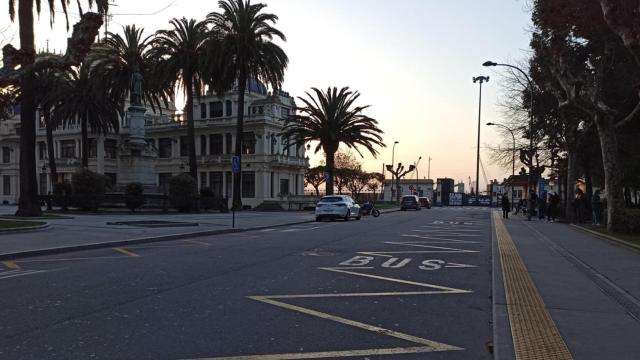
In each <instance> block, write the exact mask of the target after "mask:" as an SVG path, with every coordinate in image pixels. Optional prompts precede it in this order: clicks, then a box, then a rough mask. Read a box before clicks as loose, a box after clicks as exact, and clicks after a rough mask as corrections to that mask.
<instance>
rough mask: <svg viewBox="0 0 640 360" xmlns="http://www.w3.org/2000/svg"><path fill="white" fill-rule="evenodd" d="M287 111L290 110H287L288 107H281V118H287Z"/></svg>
mask: <svg viewBox="0 0 640 360" xmlns="http://www.w3.org/2000/svg"><path fill="white" fill-rule="evenodd" d="M289 111H290V110H289V109H288V108H286V107H283V108H282V111H281V115H282V118H283V119H286V118H288V117H289Z"/></svg>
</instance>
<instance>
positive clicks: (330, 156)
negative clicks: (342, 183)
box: [325, 151, 336, 195]
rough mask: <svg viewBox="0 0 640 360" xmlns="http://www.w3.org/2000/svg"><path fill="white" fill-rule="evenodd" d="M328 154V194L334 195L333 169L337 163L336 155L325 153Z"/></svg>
mask: <svg viewBox="0 0 640 360" xmlns="http://www.w3.org/2000/svg"><path fill="white" fill-rule="evenodd" d="M325 152H326V154H327V183H326V191H325V192H326V194H327V195H333V168H334V167H335V163H336V153H335V152H330V151H325Z"/></svg>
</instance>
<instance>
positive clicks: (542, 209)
mask: <svg viewBox="0 0 640 360" xmlns="http://www.w3.org/2000/svg"><path fill="white" fill-rule="evenodd" d="M546 212H547V192H546V191H545V192H543V193H542V194H541V195H540V197H539V198H538V220H544V216H545V213H546Z"/></svg>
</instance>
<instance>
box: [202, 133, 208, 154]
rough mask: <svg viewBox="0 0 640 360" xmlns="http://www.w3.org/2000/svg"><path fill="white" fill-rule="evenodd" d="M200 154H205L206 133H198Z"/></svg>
mask: <svg viewBox="0 0 640 360" xmlns="http://www.w3.org/2000/svg"><path fill="white" fill-rule="evenodd" d="M200 155H202V156H205V155H207V135H200Z"/></svg>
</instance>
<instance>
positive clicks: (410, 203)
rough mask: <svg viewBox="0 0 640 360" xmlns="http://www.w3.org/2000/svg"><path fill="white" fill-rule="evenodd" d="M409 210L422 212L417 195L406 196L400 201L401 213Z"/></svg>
mask: <svg viewBox="0 0 640 360" xmlns="http://www.w3.org/2000/svg"><path fill="white" fill-rule="evenodd" d="M407 209H414V210H417V211H420V210H421V209H422V207H421V206H420V199H418V197H417V196H415V195H405V196H403V197H402V200H401V201H400V211H406V210H407Z"/></svg>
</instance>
